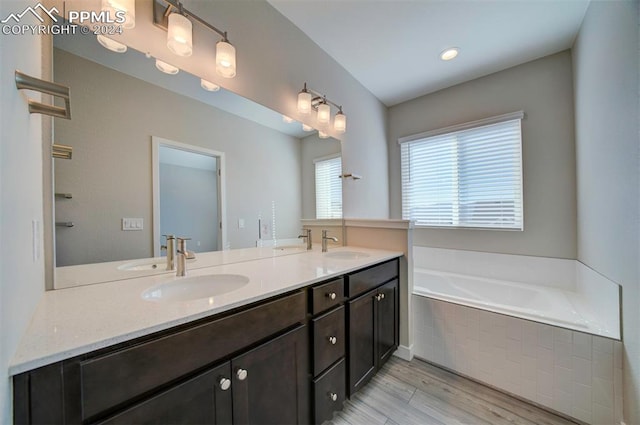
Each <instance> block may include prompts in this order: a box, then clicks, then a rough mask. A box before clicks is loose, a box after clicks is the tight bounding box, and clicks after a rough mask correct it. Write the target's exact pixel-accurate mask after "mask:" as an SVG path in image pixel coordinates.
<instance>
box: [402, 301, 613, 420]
mask: <svg viewBox="0 0 640 425" xmlns="http://www.w3.org/2000/svg"><path fill="white" fill-rule="evenodd" d="M412 303H413V321H414V345H413V353H414V355H415V356H416V357H418V358H421V359H424V360H427V361H429V362H432V363H435V364H438V365H441V366H444V367H446V368H448V369H451V370H453V371H455V372H457V373H459V374H461V375H465V376H468V377H470V378H473V379H476V380H478V381H481V382H483V383H486V384H488V385H491V386H493V387H496V388H499V389H502V390H504V391H506V392H509V393H512V394H515V395H516V396H519V397H522V398H524V399H527V400H530V401H533V402H535V403H537V404H540V405H542V406H544V407H547V408H550V409H552V410H555V411H557V412H560V413H562V414H566V415H569V416H571V417H573V418H576V419H578V420H581V421H584V422H587V423H591V424H597V425H601V424H614V423H616V424H619V423H620V421H621V420H622V376H623V371H622V343H621V342H620V341H615V340H612V339H608V338H603V337H599V336H594V335H590V334H586V333H582V332H577V331H572V330H568V329H564V328H560V327H555V326H550V325H546V324H542V323H536V322H532V321H528V320H523V319H519V318H516V317H511V316H506V315H502V314H497V313H492V312H488V311H483V310H479V309H475V308H470V307H466V306H462V305H458V304H453V303H448V302H444V301H439V300H434V299H429V298H425V297H422V296H417V295H414V296H413V297H412Z"/></svg>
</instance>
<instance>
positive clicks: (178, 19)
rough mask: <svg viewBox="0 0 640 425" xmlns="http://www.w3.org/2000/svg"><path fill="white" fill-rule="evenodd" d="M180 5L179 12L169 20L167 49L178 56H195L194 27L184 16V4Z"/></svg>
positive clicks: (173, 14) (170, 16)
mask: <svg viewBox="0 0 640 425" xmlns="http://www.w3.org/2000/svg"><path fill="white" fill-rule="evenodd" d="M178 5H179V9H178V12H174V13H172V14H171V15H169V17H168V18H167V19H168V22H169V26H168V27H167V47H168V48H169V50H171V51H172V52H173V53H175V54H176V55H178V56H184V57H188V56H191V55H192V54H193V25H192V24H191V21H190V20H189V18H187V17H186V16H184V15H183V14H182V3H178Z"/></svg>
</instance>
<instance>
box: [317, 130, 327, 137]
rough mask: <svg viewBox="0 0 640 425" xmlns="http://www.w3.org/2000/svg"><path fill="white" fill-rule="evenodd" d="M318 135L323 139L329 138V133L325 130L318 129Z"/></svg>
mask: <svg viewBox="0 0 640 425" xmlns="http://www.w3.org/2000/svg"><path fill="white" fill-rule="evenodd" d="M318 137H320V138H321V139H328V138H329V135H328V134H327V133H325V132H324V131H320V130H318Z"/></svg>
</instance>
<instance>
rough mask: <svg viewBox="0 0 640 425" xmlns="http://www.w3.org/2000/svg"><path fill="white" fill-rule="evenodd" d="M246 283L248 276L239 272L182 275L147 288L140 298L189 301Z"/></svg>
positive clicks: (224, 292)
mask: <svg viewBox="0 0 640 425" xmlns="http://www.w3.org/2000/svg"><path fill="white" fill-rule="evenodd" d="M248 283H249V278H248V277H246V276H243V275H239V274H210V275H204V276H193V277H183V278H176V279H175V280H173V281H171V282H165V283H161V284H159V285H155V286H152V287H151V288H148V289H147V290H145V291H144V292H143V293H142V298H143V299H145V300H148V301H191V300H197V299H200V298H209V297H214V296H216V295H222V294H226V293H229V292H232V291H235V290H237V289H240V288H242V287H243V286H245V285H246V284H248Z"/></svg>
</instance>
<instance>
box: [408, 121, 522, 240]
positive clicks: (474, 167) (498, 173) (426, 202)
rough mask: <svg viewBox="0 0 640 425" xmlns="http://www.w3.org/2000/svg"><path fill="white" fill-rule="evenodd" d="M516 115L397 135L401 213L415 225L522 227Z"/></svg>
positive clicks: (519, 143)
mask: <svg viewBox="0 0 640 425" xmlns="http://www.w3.org/2000/svg"><path fill="white" fill-rule="evenodd" d="M513 116H516V117H517V118H516V119H513ZM522 116H523V114H522V113H515V114H509V117H511V118H512V119H507V120H499V119H498V118H501V117H495V118H491V119H487V120H482V121H478V122H475V123H469V124H463V125H461V126H456V127H450V128H449V129H454V131H442V130H437V131H433V132H429V133H423V134H422V135H417V136H412V137H409V138H406V139H409V140H406V139H405V140H400V145H401V149H400V150H401V165H402V218H404V219H407V220H413V221H415V224H416V226H434V227H465V228H467V227H470V228H483V229H514V230H522V229H523V211H522V208H523V207H522V138H521V119H522ZM502 118H503V119H504V116H503V117H502ZM495 121H499V122H495ZM486 122H490V124H486ZM478 123H483V124H479V125H478ZM473 124H476V125H473ZM443 130H447V129H443Z"/></svg>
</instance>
